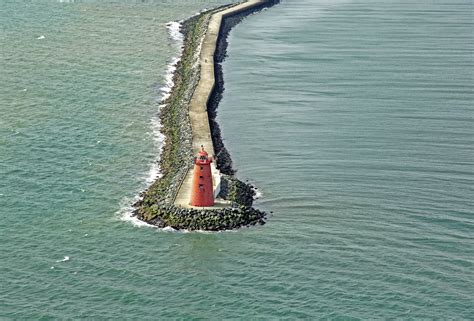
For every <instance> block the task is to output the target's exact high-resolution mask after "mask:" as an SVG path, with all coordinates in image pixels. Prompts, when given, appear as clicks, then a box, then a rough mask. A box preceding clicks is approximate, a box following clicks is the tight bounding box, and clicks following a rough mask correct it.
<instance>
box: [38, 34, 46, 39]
mask: <svg viewBox="0 0 474 321" xmlns="http://www.w3.org/2000/svg"><path fill="white" fill-rule="evenodd" d="M44 38H46V37H45V36H44V35H41V36H39V37H38V38H36V39H38V40H42V39H44Z"/></svg>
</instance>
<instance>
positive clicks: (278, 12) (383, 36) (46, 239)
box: [0, 0, 474, 319]
mask: <svg viewBox="0 0 474 321" xmlns="http://www.w3.org/2000/svg"><path fill="white" fill-rule="evenodd" d="M60 2H61V1H57V2H55V1H13V0H7V1H1V3H0V178H1V179H0V218H1V220H0V318H2V317H4V318H13V319H38V318H41V317H43V318H46V319H48V318H53V319H64V318H91V319H110V318H118V319H157V318H162V319H175V318H178V319H192V318H211V319H222V318H234V319H249V318H253V319H264V318H274V319H280V318H289V319H296V318H308V319H314V318H321V317H329V318H338V317H339V318H346V317H354V318H359V319H367V318H394V317H400V318H440V317H442V318H457V319H469V318H472V315H474V309H473V308H472V297H473V296H474V290H473V289H474V273H473V272H472V271H474V236H473V227H474V213H473V212H474V201H473V200H474V187H473V186H474V185H473V183H474V164H473V163H474V162H473V159H474V107H473V99H474V87H473V83H474V67H473V58H472V57H473V49H474V48H473V47H474V45H473V44H474V31H473V30H474V26H473V24H474V23H473V20H472V13H473V10H474V9H473V8H474V4H473V2H472V1H462V0H459V1H457V0H452V1H448V0H441V1H428V0H423V1H417V2H416V3H415V2H407V1H389V0H386V1H318V0H313V1H309V0H294V1H290V0H288V1H285V2H283V3H282V4H281V5H279V6H277V7H274V8H271V9H269V10H266V11H265V12H263V13H261V14H258V15H254V16H251V17H249V18H248V19H246V20H245V21H244V22H243V23H242V24H240V25H239V26H237V27H236V28H235V29H234V31H233V32H232V33H231V36H230V46H229V57H228V59H227V61H226V62H225V63H224V73H225V81H226V91H225V94H224V99H223V101H222V104H221V107H220V109H219V116H218V118H219V122H220V123H221V124H222V125H221V127H222V131H223V134H224V138H225V143H226V145H227V147H228V148H229V150H230V152H231V154H232V155H233V158H234V163H235V167H236V168H237V169H238V176H239V177H240V178H242V179H249V180H251V181H252V182H253V183H255V184H256V185H257V186H258V187H259V189H260V190H261V191H262V193H263V197H262V198H261V199H260V200H259V201H258V202H257V206H258V207H259V208H261V209H265V210H267V211H273V212H274V213H273V216H272V217H271V218H270V220H269V222H268V224H267V225H265V226H264V227H260V228H254V229H246V230H242V231H238V232H225V233H173V232H164V231H160V230H157V229H153V228H148V227H138V226H136V225H134V224H132V223H131V222H127V221H123V220H122V218H123V215H124V213H125V212H126V208H127V206H128V205H129V204H130V202H131V200H132V199H133V197H134V196H135V195H136V194H137V193H138V192H139V191H140V190H141V189H142V188H144V187H145V186H146V185H147V179H149V177H150V176H151V175H152V174H153V168H152V166H151V165H152V163H153V161H154V160H156V157H157V153H158V150H159V141H157V140H156V125H157V124H156V122H155V120H156V113H157V110H158V104H159V98H160V88H161V87H163V86H165V85H166V83H165V73H166V68H167V67H166V66H167V64H168V63H169V62H170V61H171V60H172V57H173V56H175V55H176V54H177V51H178V49H177V47H176V44H174V43H173V41H172V40H170V38H169V35H168V32H167V30H166V27H165V23H166V22H168V21H170V20H179V19H181V18H184V17H187V16H189V15H191V14H193V13H195V12H197V11H198V10H201V9H203V8H205V7H211V6H214V5H217V4H223V3H225V1H221V0H215V1H206V2H204V1H194V2H189V1H184V0H183V1H174V2H170V1H144V2H139V1H107V2H101V1H62V2H66V3H60ZM42 36H44V38H43V37H42ZM38 38H40V39H38ZM154 130H155V131H154ZM150 168H151V169H150ZM65 256H68V257H69V260H68V261H64V262H62V260H63V259H64V257H65ZM58 261H59V262H58Z"/></svg>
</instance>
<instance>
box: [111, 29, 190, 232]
mask: <svg viewBox="0 0 474 321" xmlns="http://www.w3.org/2000/svg"><path fill="white" fill-rule="evenodd" d="M182 22H183V21H170V22H168V23H166V28H167V30H168V35H169V38H170V39H171V41H172V43H173V45H174V46H176V47H177V49H178V52H177V56H175V57H173V58H172V59H171V61H170V63H169V64H168V66H167V68H166V73H165V85H164V86H162V87H160V89H159V90H160V96H159V99H158V101H159V105H158V111H157V113H156V114H154V115H153V117H152V118H151V121H150V128H151V133H152V137H153V141H154V144H155V147H156V149H157V150H158V157H157V158H156V159H155V160H154V161H153V162H152V164H151V165H150V169H149V171H148V174H147V175H146V177H145V179H144V186H143V187H142V188H141V189H145V188H146V187H147V186H149V185H150V184H151V183H153V182H154V181H155V180H156V179H158V178H160V176H161V172H160V166H159V160H160V155H161V152H162V149H163V146H164V145H165V136H164V135H163V133H162V124H161V121H160V112H161V109H163V108H164V107H165V106H166V100H167V99H168V98H169V97H170V94H171V90H172V88H173V86H174V81H173V77H174V73H175V71H176V65H177V64H178V62H179V61H180V60H181V56H182V53H183V41H184V35H183V33H182V32H181V26H182ZM142 198H143V197H142V193H139V194H138V195H135V196H134V197H133V198H129V197H126V198H124V199H123V200H122V201H121V203H120V209H119V210H118V211H117V214H118V216H119V217H120V219H121V220H122V221H128V222H131V223H132V224H133V225H135V226H140V227H141V226H149V227H153V225H150V224H148V223H146V222H143V221H141V220H139V219H138V218H136V217H135V216H134V215H133V210H134V207H133V204H135V203H137V202H138V201H140V200H141V199H142Z"/></svg>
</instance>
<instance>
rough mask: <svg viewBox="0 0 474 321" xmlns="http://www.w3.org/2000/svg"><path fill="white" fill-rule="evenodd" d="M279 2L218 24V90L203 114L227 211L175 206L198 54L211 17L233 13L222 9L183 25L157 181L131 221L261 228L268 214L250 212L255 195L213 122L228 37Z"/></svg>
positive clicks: (187, 151) (185, 160)
mask: <svg viewBox="0 0 474 321" xmlns="http://www.w3.org/2000/svg"><path fill="white" fill-rule="evenodd" d="M275 3H277V1H261V2H258V4H256V5H254V6H251V7H249V8H246V9H245V10H237V11H236V12H235V13H231V14H229V15H226V16H224V17H223V19H222V23H221V26H220V29H219V35H218V40H217V44H216V50H215V57H214V64H215V65H214V68H215V75H214V76H215V81H216V85H215V87H214V89H213V91H212V93H211V97H210V98H209V100H208V104H207V108H208V115H209V122H210V128H211V136H212V140H213V144H214V146H215V151H216V154H217V155H219V157H218V158H217V165H218V168H220V170H221V172H222V173H223V176H222V188H221V192H220V194H219V197H220V198H222V199H225V200H228V201H230V202H231V204H232V206H231V207H226V208H218V209H216V208H212V209H210V208H207V209H205V208H203V209H198V208H186V209H185V208H180V207H177V206H175V205H173V200H174V198H175V197H176V194H177V193H178V189H179V185H180V183H181V182H182V181H183V179H184V177H185V175H186V173H187V171H188V169H189V168H191V166H192V164H193V156H194V155H193V152H192V128H191V124H190V118H189V112H188V106H189V102H190V100H191V97H192V95H193V92H194V90H195V89H196V86H197V84H198V83H199V75H200V64H199V56H200V48H201V44H202V41H203V39H204V36H205V34H206V32H207V27H208V24H209V20H210V18H211V16H212V14H214V13H216V12H219V11H221V10H224V9H227V8H230V7H232V6H233V5H230V6H223V7H219V8H216V9H212V10H209V11H205V12H202V13H201V14H199V15H197V16H193V17H191V18H189V19H187V20H186V21H184V22H183V24H182V27H181V32H182V33H183V36H184V42H183V48H182V54H181V59H180V60H179V61H178V63H177V64H176V70H175V73H174V76H173V82H174V86H173V88H172V89H171V92H170V95H169V97H168V98H167V99H166V100H165V101H164V102H163V108H162V109H161V110H160V120H161V123H162V133H163V134H164V136H165V144H164V147H163V149H162V151H161V155H160V156H161V157H160V160H159V166H160V170H161V177H159V178H158V179H157V180H156V181H155V182H154V183H153V184H152V185H151V186H150V187H149V188H148V189H147V190H146V191H144V192H142V193H141V194H140V200H139V201H138V202H136V203H135V204H134V207H135V210H134V215H135V216H136V217H137V218H138V219H140V220H142V221H145V222H147V223H149V224H152V225H155V226H157V227H167V226H169V227H172V228H174V229H186V230H209V231H218V230H229V229H236V228H239V227H242V226H251V225H256V224H264V223H265V218H266V213H264V212H262V211H260V210H257V209H254V208H252V203H253V197H254V195H255V189H254V188H253V186H251V185H249V184H246V183H244V182H241V181H239V180H238V179H237V178H235V177H234V173H235V171H234V170H233V169H232V160H231V158H230V155H229V153H228V152H227V150H226V149H225V147H224V145H223V142H222V138H221V134H220V130H219V126H218V124H217V123H216V121H215V116H216V110H217V106H218V103H219V101H220V99H221V97H222V92H223V90H224V86H223V77H222V68H221V66H220V63H221V62H222V61H223V60H224V58H225V52H226V48H227V40H226V39H227V35H228V33H229V31H230V29H231V28H232V27H233V26H234V25H236V24H237V23H238V22H240V21H241V20H242V19H243V17H245V16H246V15H249V14H251V13H253V12H256V11H258V10H261V9H263V8H265V7H269V6H272V5H273V4H275Z"/></svg>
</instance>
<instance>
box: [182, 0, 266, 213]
mask: <svg viewBox="0 0 474 321" xmlns="http://www.w3.org/2000/svg"><path fill="white" fill-rule="evenodd" d="M266 2H267V1H265V0H250V1H247V2H244V3H241V4H238V5H236V6H233V7H231V8H228V9H224V10H222V11H219V12H216V13H214V14H213V15H212V16H211V18H210V20H209V25H208V28H207V31H206V35H205V36H204V39H203V42H202V47H201V54H200V65H201V75H200V80H199V83H198V84H197V86H196V89H195V91H194V94H193V96H192V98H191V102H190V104H189V118H190V120H191V128H192V132H193V135H192V139H193V154H197V153H198V151H199V150H200V147H201V145H204V148H205V149H206V151H207V152H208V153H209V154H210V155H215V151H214V145H213V143H212V136H211V129H210V127H209V117H208V114H207V102H208V100H209V97H210V96H211V93H212V90H213V89H214V85H215V76H214V53H215V51H216V46H217V41H218V38H219V32H220V28H221V23H222V19H223V18H225V17H227V16H232V15H235V14H238V13H240V12H243V11H247V10H250V9H253V8H254V7H257V6H260V5H262V4H263V3H266ZM212 174H213V182H214V188H215V189H216V188H217V190H218V189H219V184H220V173H219V171H218V170H217V169H216V167H215V161H214V162H213V163H212ZM192 178H193V169H192V168H191V169H190V170H189V171H188V173H187V174H186V177H185V179H184V180H183V183H182V184H181V186H180V188H179V191H178V194H177V196H176V199H175V202H174V204H175V205H176V206H181V207H190V206H189V200H190V196H191V185H192ZM229 205H230V204H229V203H227V202H225V201H222V200H216V206H215V208H221V207H226V206H229Z"/></svg>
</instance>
